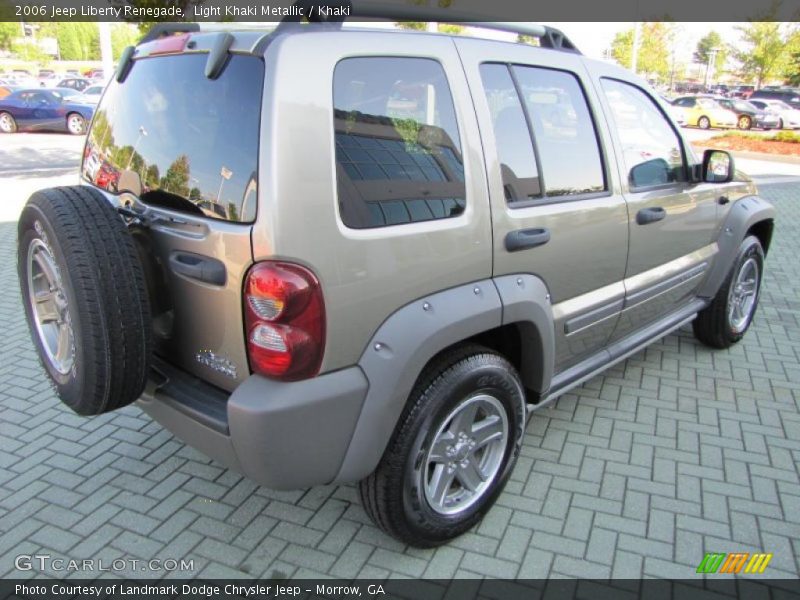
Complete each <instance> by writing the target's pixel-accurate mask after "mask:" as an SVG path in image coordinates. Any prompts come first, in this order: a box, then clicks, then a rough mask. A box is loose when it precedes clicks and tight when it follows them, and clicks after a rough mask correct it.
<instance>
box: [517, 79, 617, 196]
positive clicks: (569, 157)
mask: <svg viewBox="0 0 800 600" xmlns="http://www.w3.org/2000/svg"><path fill="white" fill-rule="evenodd" d="M512 68H513V70H514V74H515V76H516V79H517V82H518V83H519V91H520V94H521V96H522V99H523V101H524V102H525V106H526V108H527V111H528V116H529V118H530V120H531V128H532V129H533V135H534V139H535V142H536V147H537V149H538V156H539V160H540V161H541V169H542V173H543V176H544V188H545V194H546V195H547V196H566V195H571V194H586V193H596V192H602V191H604V190H605V189H606V182H605V174H604V171H603V161H602V159H601V155H600V146H599V143H598V140H597V132H596V131H595V127H594V121H593V120H592V114H591V112H589V107H588V105H587V103H586V98H585V96H584V94H583V90H582V89H581V86H580V84H579V83H578V80H577V78H576V77H575V76H574V75H572V74H570V73H567V72H565V71H556V70H553V69H542V68H538V67H522V66H514V67H512Z"/></svg>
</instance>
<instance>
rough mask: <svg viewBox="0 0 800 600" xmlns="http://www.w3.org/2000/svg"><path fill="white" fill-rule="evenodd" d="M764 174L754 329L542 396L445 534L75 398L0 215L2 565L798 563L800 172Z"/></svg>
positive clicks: (408, 571) (675, 571)
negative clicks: (45, 337) (466, 518)
mask: <svg viewBox="0 0 800 600" xmlns="http://www.w3.org/2000/svg"><path fill="white" fill-rule="evenodd" d="M762 192H763V194H764V196H766V197H768V198H770V199H771V200H773V201H775V202H776V204H777V206H778V211H779V215H780V216H779V221H778V225H777V229H776V235H775V239H774V242H773V248H772V250H771V252H770V255H769V259H768V261H767V271H766V281H765V285H764V289H763V295H762V299H761V307H760V312H759V314H758V317H757V319H756V321H755V323H754V326H753V328H752V329H751V331H750V333H749V334H748V335H747V337H746V338H745V340H744V342H743V343H742V344H739V345H738V346H736V347H735V348H733V349H732V350H730V351H725V352H712V351H710V350H708V349H706V348H704V347H702V346H700V345H699V344H698V343H697V342H696V341H695V340H694V339H693V337H692V335H691V332H690V330H689V329H688V328H686V329H684V330H682V331H680V332H679V333H677V334H676V335H671V336H669V337H667V338H665V339H664V340H662V341H660V342H658V343H656V344H654V345H652V346H651V347H649V348H648V349H647V350H646V351H644V352H640V353H639V354H636V355H635V356H633V357H632V358H630V359H629V360H627V361H626V362H624V363H622V364H620V365H618V366H616V367H615V368H613V369H611V370H610V371H608V372H607V373H606V374H605V375H603V376H600V377H596V378H594V379H592V380H590V381H589V382H587V383H586V384H585V385H584V386H582V387H581V388H579V389H577V390H575V391H574V392H573V393H570V394H568V395H566V396H564V397H563V398H562V399H561V400H559V401H558V403H557V404H556V405H555V406H554V407H553V408H552V409H546V410H544V411H542V412H539V413H537V414H536V415H535V417H534V418H533V420H532V421H531V423H530V426H529V428H528V435H527V437H526V440H525V446H524V448H523V451H522V456H521V457H520V460H519V463H518V465H517V467H516V470H515V471H514V474H513V479H512V481H511V482H510V483H509V485H508V487H507V488H506V490H505V492H504V493H503V494H502V496H501V497H500V499H499V501H498V502H497V505H496V506H495V507H494V508H493V510H492V511H491V512H490V513H489V514H488V516H487V517H486V519H485V520H484V521H483V523H482V524H480V525H479V526H478V527H477V528H476V529H475V530H474V531H472V532H471V533H468V534H467V535H464V536H463V537H461V538H459V539H458V540H455V541H454V542H452V543H450V544H448V545H446V546H443V547H441V548H438V549H435V550H417V549H413V548H408V547H405V546H404V545H402V544H400V543H398V542H396V541H394V540H393V539H391V538H389V537H387V536H385V535H383V534H382V533H381V532H380V531H379V530H378V529H376V528H375V527H374V526H373V525H372V524H371V523H370V522H369V520H368V519H367V517H366V515H365V514H364V511H363V510H362V509H361V507H360V505H359V503H358V500H357V494H356V491H355V488H354V487H353V486H339V487H334V486H330V487H319V488H315V489H311V490H307V491H298V492H275V491H271V490H268V489H264V488H261V487H258V486H256V485H255V484H253V483H251V482H250V481H248V480H247V479H244V478H243V477H241V476H240V475H238V474H236V473H234V472H232V471H229V470H227V469H225V468H223V467H221V466H220V465H218V464H215V463H214V462H211V461H209V460H208V459H207V458H205V457H204V456H202V455H201V454H200V453H198V452H196V451H195V450H193V449H191V448H189V447H187V446H185V445H184V444H182V443H181V442H180V441H178V440H177V439H175V438H174V437H173V436H172V435H171V434H170V433H169V432H167V431H165V430H164V429H162V428H161V427H160V426H159V425H157V424H156V423H154V422H152V421H151V420H150V419H149V418H147V417H146V416H145V415H144V414H143V413H142V412H141V411H140V410H139V409H138V408H135V407H128V408H126V409H123V410H121V411H118V412H116V413H113V414H110V415H104V416H101V417H97V418H92V419H85V418H81V417H78V416H76V415H74V414H72V413H71V412H69V411H68V410H67V409H66V408H64V407H62V405H61V404H60V403H59V401H58V400H57V399H56V398H55V396H54V395H53V393H52V391H51V390H50V387H49V386H48V384H47V382H46V381H45V378H44V375H43V373H42V370H41V368H40V366H39V365H38V363H37V361H36V358H35V355H34V351H33V349H32V346H31V342H30V339H29V336H28V331H27V329H26V327H25V324H24V320H23V313H22V308H21V304H20V298H19V290H18V286H17V282H16V274H15V250H14V248H15V238H16V230H15V229H16V224H14V223H2V224H0V323H2V337H3V339H2V361H0V447H2V453H0V574H4V576H5V577H10V576H26V575H27V576H31V575H33V574H34V572H32V571H28V572H17V571H15V569H14V558H15V557H16V556H18V555H20V554H34V553H39V554H42V553H43V554H49V555H51V556H53V557H59V558H67V559H69V558H77V559H83V558H93V559H95V560H98V559H102V560H103V561H104V562H105V563H106V564H110V563H111V561H113V560H114V559H117V558H122V557H127V558H139V559H150V558H160V559H166V558H177V559H181V558H183V559H187V560H193V561H194V571H192V572H190V573H180V575H183V576H186V575H191V576H204V577H215V576H219V577H228V576H230V577H236V576H242V577H248V576H264V577H303V576H317V575H327V576H335V577H343V578H351V577H356V576H358V577H376V578H383V577H386V576H398V577H443V578H444V577H479V576H486V577H545V576H567V577H573V576H582V577H602V578H605V577H639V576H656V577H675V578H685V577H692V576H694V571H695V568H696V567H697V565H698V563H699V562H700V560H701V559H702V557H703V554H704V552H733V551H763V552H771V553H773V554H774V557H773V559H772V562H771V563H770V565H769V567H768V569H767V571H766V573H765V575H772V576H783V577H797V576H798V572H800V570H799V569H798V562H797V558H796V556H797V554H798V552H800V483H799V482H798V469H797V463H798V460H800V414H798V413H799V410H798V409H799V408H800V327H798V317H799V316H800V261H799V260H798V256H800V233H798V232H799V231H800V228H799V227H798V225H800V203H799V202H798V195H800V184H792V185H772V186H766V187H764V189H763V191H762ZM49 572H50V573H53V574H55V572H53V571H49ZM62 574H63V573H62ZM119 574H120V575H140V576H141V575H149V576H163V575H164V572H155V573H154V572H146V573H145V572H141V573H131V572H127V571H124V572H121V573H119Z"/></svg>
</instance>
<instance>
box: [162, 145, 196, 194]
mask: <svg viewBox="0 0 800 600" xmlns="http://www.w3.org/2000/svg"><path fill="white" fill-rule="evenodd" d="M189 171H190V167H189V157H188V156H186V155H185V154H181V155H180V156H179V157H178V158H176V159H175V161H174V162H173V163H172V164H171V165H170V166H169V169H167V173H166V175H164V177H162V178H161V187H162V189H164V190H166V191H168V192H170V193H172V194H177V195H178V196H183V197H184V198H185V197H187V196H188V195H189Z"/></svg>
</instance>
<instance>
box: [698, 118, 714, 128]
mask: <svg viewBox="0 0 800 600" xmlns="http://www.w3.org/2000/svg"><path fill="white" fill-rule="evenodd" d="M697 126H698V127H699V128H700V129H708V128H710V127H711V121H710V120H709V118H708V117H706V116H705V115H703V116H702V117H700V118H699V119H697Z"/></svg>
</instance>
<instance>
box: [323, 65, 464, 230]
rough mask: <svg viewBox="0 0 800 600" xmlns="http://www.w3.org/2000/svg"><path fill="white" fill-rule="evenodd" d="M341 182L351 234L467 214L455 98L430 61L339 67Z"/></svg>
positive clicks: (336, 114)
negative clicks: (355, 230) (356, 230)
mask: <svg viewBox="0 0 800 600" xmlns="http://www.w3.org/2000/svg"><path fill="white" fill-rule="evenodd" d="M333 109H334V110H333V128H334V140H335V149H336V180H337V193H338V201H339V211H340V214H341V218H342V222H343V223H344V224H345V225H346V226H348V227H350V228H353V229H366V228H374V227H386V226H390V225H401V224H406V223H416V222H421V221H433V220H437V219H446V218H449V217H455V216H458V215H460V214H462V213H463V212H464V210H465V208H466V189H465V185H464V163H463V158H462V155H461V143H460V140H459V135H458V126H457V123H456V115H455V109H454V106H453V98H452V96H451V93H450V87H449V85H448V83H447V79H446V77H445V74H444V69H443V68H442V66H441V64H439V63H438V62H437V61H435V60H432V59H426V58H401V57H359V58H346V59H344V60H342V61H340V62H339V63H338V64H337V66H336V70H335V72H334V79H333Z"/></svg>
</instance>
